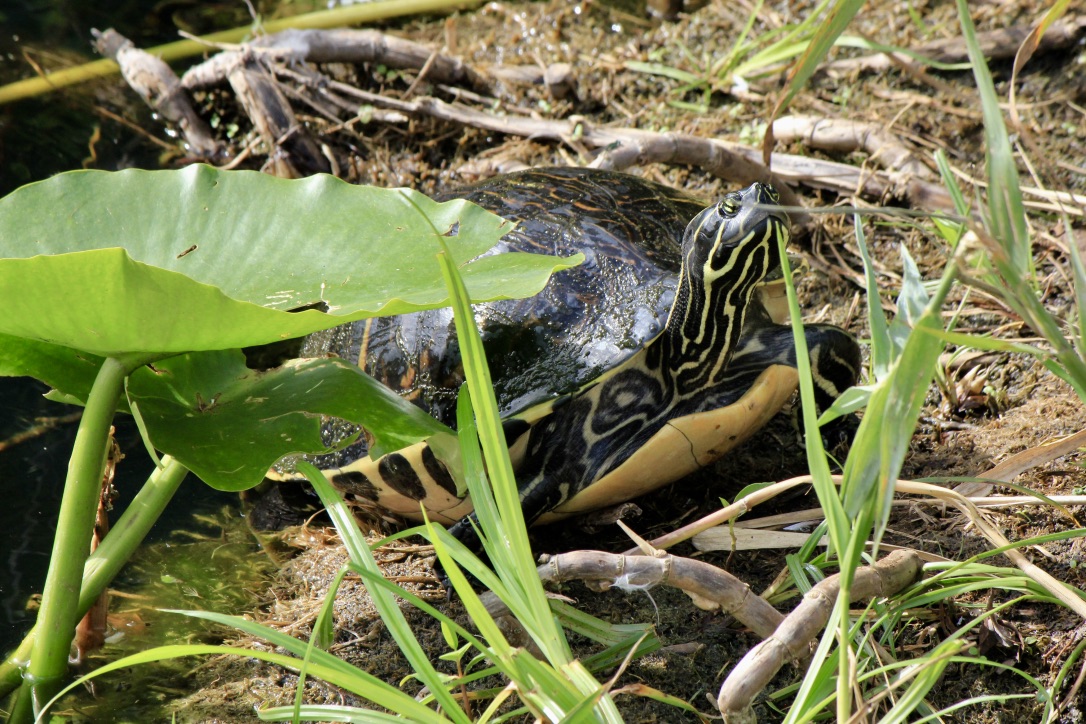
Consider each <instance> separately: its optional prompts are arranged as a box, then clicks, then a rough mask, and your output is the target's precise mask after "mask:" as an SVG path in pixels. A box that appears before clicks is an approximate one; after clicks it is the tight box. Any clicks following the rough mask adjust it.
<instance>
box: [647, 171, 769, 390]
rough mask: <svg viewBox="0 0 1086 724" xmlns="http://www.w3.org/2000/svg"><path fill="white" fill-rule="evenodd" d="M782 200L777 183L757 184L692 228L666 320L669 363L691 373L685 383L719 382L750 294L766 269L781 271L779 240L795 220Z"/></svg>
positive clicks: (683, 375) (685, 238) (681, 372)
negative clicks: (669, 354)
mask: <svg viewBox="0 0 1086 724" xmlns="http://www.w3.org/2000/svg"><path fill="white" fill-rule="evenodd" d="M779 200H780V197H779V196H778V194H777V191H776V190H775V189H774V188H773V187H772V186H770V185H768V184H762V183H755V184H752V185H751V186H749V187H747V188H746V189H743V190H742V191H733V192H732V193H729V194H727V195H725V196H724V197H723V198H721V199H720V201H718V202H717V203H715V204H713V205H712V206H710V207H709V208H707V209H705V210H704V211H702V212H701V213H700V214H698V215H697V216H695V217H694V219H693V220H692V221H691V222H690V224H689V225H688V226H687V227H686V232H685V233H684V234H683V245H682V253H683V265H682V272H681V276H680V280H679V288H678V290H677V293H676V296H675V304H674V306H673V307H672V310H671V315H670V317H669V319H668V324H667V335H668V336H670V337H671V343H672V352H671V360H670V362H671V367H672V369H673V370H675V371H676V372H678V373H679V375H680V377H681V378H686V377H690V376H692V378H691V379H688V380H686V382H687V383H688V385H684V386H692V387H695V388H696V387H702V386H705V385H711V384H715V383H716V382H718V381H719V379H721V375H722V374H723V368H724V366H725V365H726V364H727V359H728V357H730V355H731V351H732V350H733V349H734V347H735V342H736V340H737V339H738V337H739V333H740V331H741V330H742V327H743V320H744V317H745V315H746V309H747V306H748V303H749V301H750V297H751V294H753V292H754V289H755V287H757V286H758V285H759V284H760V283H761V282H762V280H763V279H765V276H766V274H768V273H770V272H771V271H774V270H776V269H779V268H780V266H781V258H780V247H779V245H778V244H779V240H780V239H781V238H783V239H784V240H785V241H787V240H788V235H789V234H788V227H789V221H788V215H787V214H786V213H785V212H784V210H783V209H782V208H781V207H780V206H778V205H777V202H778V201H779ZM676 352H677V353H676ZM676 365H677V367H676ZM680 382H682V380H680Z"/></svg>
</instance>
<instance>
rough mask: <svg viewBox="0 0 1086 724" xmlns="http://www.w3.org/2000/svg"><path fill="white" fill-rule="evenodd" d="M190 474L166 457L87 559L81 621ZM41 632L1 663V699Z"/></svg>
mask: <svg viewBox="0 0 1086 724" xmlns="http://www.w3.org/2000/svg"><path fill="white" fill-rule="evenodd" d="M187 474H188V468H186V467H185V466H184V465H182V464H181V463H179V462H177V461H176V460H174V459H173V458H171V457H169V456H165V457H163V458H162V467H161V468H157V469H155V471H154V472H153V473H151V476H150V477H149V478H148V479H147V482H146V483H144V485H143V487H142V488H141V489H140V491H139V492H138V493H136V497H135V498H133V499H132V502H131V503H130V504H129V505H128V507H127V508H125V511H124V513H123V514H122V515H121V517H120V518H119V519H118V520H117V522H116V523H114V524H113V527H112V528H111V529H110V531H109V534H108V535H106V537H105V540H103V541H102V544H101V545H100V546H98V549H97V550H95V551H94V553H92V554H91V555H90V558H88V559H87V563H86V565H85V566H84V567H83V584H82V586H81V587H80V589H79V608H78V610H77V611H76V618H77V619H78V618H81V617H82V616H83V615H84V614H86V613H87V611H88V610H89V609H90V607H91V606H92V605H93V604H94V602H95V600H97V598H98V596H99V595H100V594H101V593H102V591H104V590H106V586H108V585H109V584H110V582H111V581H112V580H113V578H114V577H115V576H116V575H117V573H118V572H119V571H120V570H121V568H122V567H123V566H124V565H125V563H127V562H128V559H129V558H131V557H132V553H133V552H134V551H135V550H136V548H138V547H139V545H140V543H142V542H143V539H144V537H145V536H146V535H147V532H148V531H149V530H151V526H153V525H154V524H155V521H156V520H158V519H159V517H160V516H161V515H162V511H163V510H164V509H165V507H166V505H167V504H168V503H169V502H170V500H171V499H172V498H173V496H174V493H176V492H177V488H178V487H179V486H180V485H181V481H182V480H184V479H185V475H187ZM37 630H38V629H37V626H35V627H34V628H32V629H31V630H30V632H29V633H28V634H27V635H26V637H25V638H23V641H22V643H20V644H19V647H18V648H17V649H16V650H15V651H14V653H12V654H11V655H10V656H8V658H7V659H6V660H5V661H4V663H3V664H0V697H4V696H7V695H8V694H9V693H11V692H12V691H13V690H14V689H15V688H16V687H17V686H19V682H20V681H21V680H22V672H23V669H25V668H26V664H27V662H28V661H29V660H30V655H31V651H32V650H33V647H34V640H35V638H36V637H37Z"/></svg>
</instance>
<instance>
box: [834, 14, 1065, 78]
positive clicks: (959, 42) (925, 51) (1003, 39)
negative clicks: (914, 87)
mask: <svg viewBox="0 0 1086 724" xmlns="http://www.w3.org/2000/svg"><path fill="white" fill-rule="evenodd" d="M1031 32H1033V28H1028V27H1018V28H1000V29H998V30H989V31H987V32H982V33H977V41H978V42H979V43H980V48H981V52H983V53H984V57H985V58H987V59H988V60H1001V59H1006V58H1013V57H1014V54H1015V53H1016V52H1018V47H1019V46H1020V45H1022V43H1023V42H1024V41H1025V40H1026V38H1027V37H1029V34H1030V33H1031ZM1084 32H1086V15H1078V16H1075V17H1071V18H1067V19H1065V20H1062V21H1060V22H1056V23H1053V24H1052V26H1051V27H1049V28H1048V30H1047V31H1046V32H1045V34H1044V36H1043V37H1042V38H1041V42H1040V45H1038V46H1037V49H1038V50H1041V51H1050V50H1060V49H1062V48H1067V47H1069V46H1072V45H1074V44H1075V43H1076V42H1078V39H1079V37H1080V36H1081V35H1082V34H1083V33H1084ZM908 50H909V51H910V52H912V53H916V54H919V55H922V56H924V57H926V58H929V59H931V60H934V61H936V62H939V63H966V62H968V61H969V51H968V50H966V47H965V40H964V39H963V38H946V39H944V40H935V41H932V42H930V43H924V44H923V45H919V46H916V47H913V48H909V49H908ZM896 66H904V67H911V68H922V67H924V65H923V64H922V63H920V62H919V61H917V60H915V59H914V58H912V57H910V56H908V55H905V54H904V53H879V54H878V55H865V56H862V57H860V58H843V59H841V60H835V61H833V62H831V63H826V64H825V65H824V66H823V67H822V70H823V71H825V72H828V73H833V74H844V73H850V72H852V71H856V70H863V71H882V70H889V69H890V68H893V67H896Z"/></svg>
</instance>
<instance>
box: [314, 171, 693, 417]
mask: <svg viewBox="0 0 1086 724" xmlns="http://www.w3.org/2000/svg"><path fill="white" fill-rule="evenodd" d="M453 198H466V199H468V200H470V201H472V202H474V203H476V204H478V205H479V206H482V207H483V208H485V209H487V210H489V211H492V212H494V213H495V214H498V215H499V216H502V217H504V218H506V219H509V220H510V221H515V222H516V224H517V225H516V228H515V229H513V230H512V231H511V232H509V233H508V234H506V235H505V236H504V237H503V238H502V240H501V241H500V242H499V244H498V245H497V246H495V247H494V248H493V249H491V250H490V251H488V252H487V253H488V254H497V253H504V252H507V251H525V252H535V253H545V254H554V255H559V256H569V255H571V254H575V253H578V252H579V253H582V254H584V255H585V261H584V263H583V264H581V265H580V266H577V267H575V268H572V269H569V270H565V271H562V272H558V273H557V274H555V275H554V276H553V277H551V279H550V281H549V282H548V284H547V286H546V287H545V288H544V290H543V291H542V292H541V293H540V294H538V295H536V296H535V297H531V298H529V299H517V300H506V301H498V302H490V303H487V304H480V305H476V306H475V307H474V309H475V315H476V320H477V323H478V326H479V330H480V332H481V333H482V337H483V345H484V347H485V349H486V354H487V361H488V362H489V364H490V370H491V376H492V378H493V380H494V390H495V393H496V395H497V399H498V406H499V409H500V411H501V414H502V416H503V417H509V416H513V415H518V416H521V417H527V418H529V419H531V418H534V417H538V416H539V415H540V414H542V413H543V411H545V410H546V409H547V405H546V403H547V402H548V401H550V400H553V399H555V398H557V397H560V396H562V395H564V394H567V393H570V392H573V391H575V390H577V389H579V388H581V387H584V386H585V385H586V384H588V383H590V382H592V381H593V380H595V379H597V378H599V377H600V376H601V375H602V374H604V373H606V371H607V370H610V369H612V368H614V367H617V366H618V365H620V364H621V363H622V362H624V361H625V360H627V359H628V358H629V357H631V356H632V355H634V354H635V353H636V352H637V351H638V350H640V349H641V348H643V347H644V345H645V344H646V343H647V342H649V341H650V340H652V339H653V338H655V337H656V336H657V335H658V334H659V333H660V332H661V330H662V329H663V327H664V325H665V323H666V321H667V315H668V311H669V309H670V307H671V303H672V299H673V297H674V291H675V288H676V285H677V281H678V275H679V268H680V265H681V255H680V245H681V241H682V234H683V230H684V229H685V228H686V225H687V223H688V222H689V221H690V219H692V218H693V217H694V216H695V215H697V214H698V212H700V211H701V210H702V209H703V208H704V207H705V206H706V204H705V203H704V202H703V201H701V200H699V199H696V198H694V197H692V196H689V195H687V194H684V193H682V192H679V191H676V190H675V189H672V188H670V187H668V186H664V185H662V184H658V183H654V182H652V181H648V180H646V179H643V178H640V177H637V176H632V175H629V174H624V173H616V172H611V171H602V170H597V169H586V168H572V167H571V168H549V169H533V170H529V171H522V172H518V173H512V174H507V175H504V176H499V177H496V178H494V179H491V180H489V181H486V182H483V183H481V184H478V185H476V186H472V187H468V188H465V189H461V190H459V191H455V192H452V193H448V194H445V195H443V196H442V197H439V200H449V199H453ZM316 344H317V346H318V347H319V349H313V348H312V346H311V348H310V349H308V350H307V353H308V354H313V353H321V352H325V351H331V352H333V353H335V354H338V355H339V356H341V357H344V358H347V359H351V360H357V361H358V362H359V364H360V365H361V366H362V367H363V369H364V370H365V371H366V372H367V373H369V374H370V375H372V376H374V377H375V378H377V379H378V380H380V381H381V382H382V383H384V384H385V385H387V386H388V387H390V388H392V389H394V390H398V391H401V392H402V394H403V395H404V396H405V397H407V398H408V399H410V400H411V401H413V402H414V403H416V404H418V405H419V406H421V407H422V408H423V409H425V410H427V411H428V412H430V413H431V414H432V415H433V416H434V417H436V418H438V419H439V420H441V421H442V422H444V423H446V424H449V425H453V423H454V422H455V411H456V393H457V390H458V388H459V387H460V383H461V382H462V381H463V373H462V369H461V364H460V355H459V348H458V345H457V342H456V336H455V332H454V325H453V316H452V310H451V309H449V308H444V309H436V310H431V311H426V312H419V313H414V314H408V315H402V316H398V317H381V318H374V319H369V320H363V321H360V322H356V323H354V324H352V325H345V326H344V327H340V328H338V329H337V330H335V331H333V332H331V333H329V334H328V335H326V336H325V337H323V338H318V341H317V342H316ZM533 409H534V410H535V411H538V412H533Z"/></svg>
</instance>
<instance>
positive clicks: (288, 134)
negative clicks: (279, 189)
mask: <svg viewBox="0 0 1086 724" xmlns="http://www.w3.org/2000/svg"><path fill="white" fill-rule="evenodd" d="M228 78H229V80H230V86H231V87H232V88H233V89H234V92H235V93H236V94H237V97H238V101H239V102H240V103H241V107H242V108H244V109H245V114H246V115H247V116H249V118H250V120H252V122H253V125H254V126H255V127H256V129H257V131H258V132H259V133H260V136H261V138H262V139H263V140H264V143H265V145H266V146H267V147H268V148H269V149H272V151H271V152H270V153H269V154H268V161H269V163H270V164H271V168H270V171H271V173H272V174H273V175H275V176H278V177H280V178H302V177H304V176H310V175H312V174H314V173H320V172H323V173H327V172H328V171H330V170H331V166H330V164H329V162H328V160H327V159H325V158H324V157H323V156H322V155H321V151H320V147H319V146H318V145H317V142H316V141H314V140H313V138H311V137H310V135H309V133H308V132H307V131H306V130H305V129H304V128H303V127H302V125H301V124H300V123H298V120H297V119H296V118H295V116H294V111H293V109H292V108H291V107H290V102H289V101H288V100H287V98H286V96H284V95H283V92H282V91H281V90H280V89H279V84H278V83H276V82H275V77H274V76H273V75H272V74H271V72H270V71H269V69H268V68H267V67H266V66H265V65H264V59H263V58H261V57H259V56H256V55H250V54H244V53H243V54H242V55H240V56H239V57H237V58H235V59H234V66H233V68H231V69H230V72H229V75H228Z"/></svg>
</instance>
